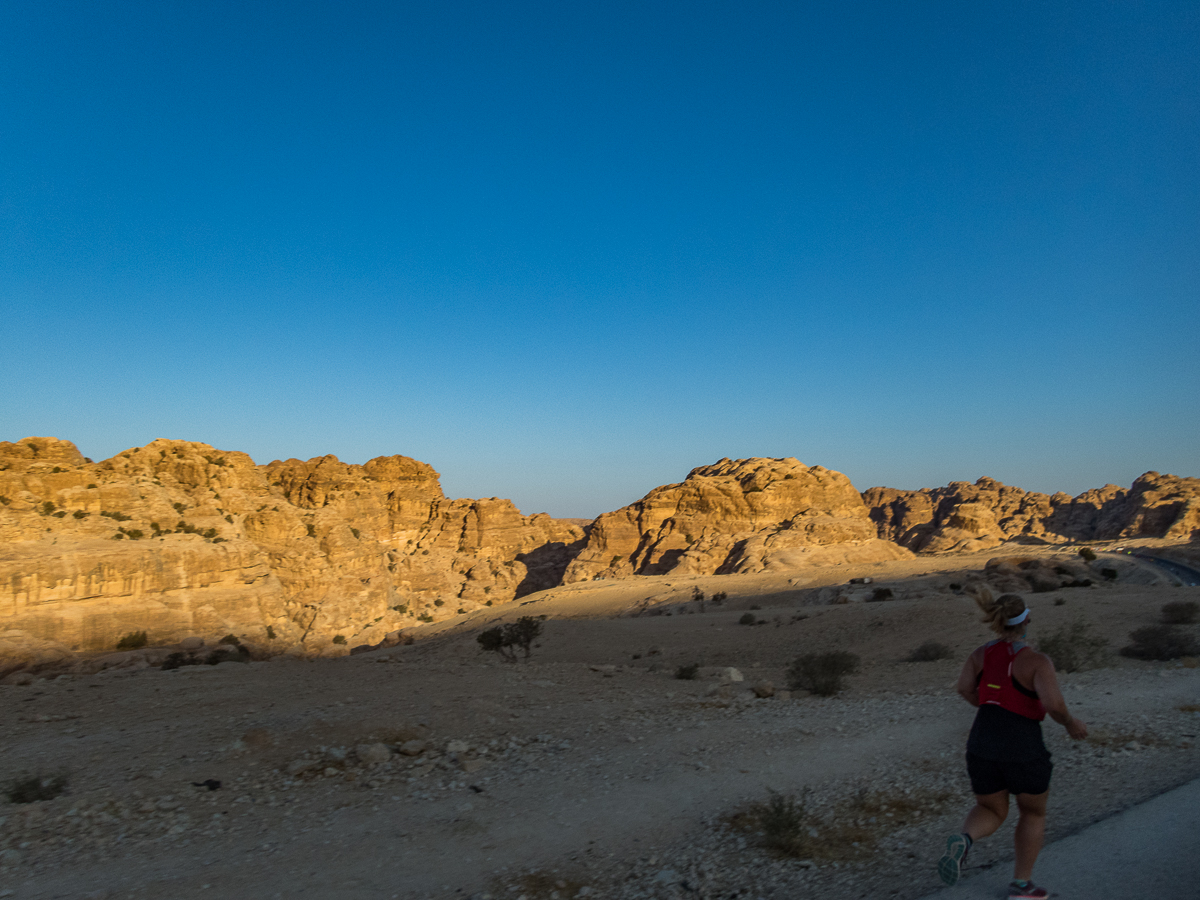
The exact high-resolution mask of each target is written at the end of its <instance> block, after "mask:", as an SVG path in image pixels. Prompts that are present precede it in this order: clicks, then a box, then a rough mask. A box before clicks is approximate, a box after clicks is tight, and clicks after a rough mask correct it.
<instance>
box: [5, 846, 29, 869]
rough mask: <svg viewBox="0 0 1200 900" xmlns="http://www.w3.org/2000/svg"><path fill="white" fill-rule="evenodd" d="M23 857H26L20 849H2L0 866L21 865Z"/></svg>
mask: <svg viewBox="0 0 1200 900" xmlns="http://www.w3.org/2000/svg"><path fill="white" fill-rule="evenodd" d="M23 859H25V857H24V855H22V853H21V851H20V850H14V849H13V848H11V847H9V848H8V849H7V850H0V866H19V865H20V864H21V861H22V860H23Z"/></svg>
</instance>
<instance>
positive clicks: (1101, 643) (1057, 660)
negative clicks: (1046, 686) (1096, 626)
mask: <svg viewBox="0 0 1200 900" xmlns="http://www.w3.org/2000/svg"><path fill="white" fill-rule="evenodd" d="M1038 650H1040V651H1041V652H1042V653H1045V654H1046V655H1047V656H1049V657H1050V659H1051V660H1053V662H1054V668H1056V669H1058V671H1060V672H1079V671H1082V670H1083V669H1091V668H1096V667H1098V666H1102V665H1103V664H1104V661H1105V659H1106V658H1107V656H1108V641H1107V640H1106V639H1105V638H1102V637H1100V636H1099V635H1094V634H1092V629H1091V626H1090V625H1088V624H1087V623H1086V622H1085V621H1083V619H1076V620H1075V621H1074V622H1071V623H1070V624H1067V625H1063V626H1062V627H1061V628H1059V629H1058V630H1057V631H1052V632H1050V633H1049V634H1048V635H1046V636H1045V637H1044V638H1042V639H1041V640H1039V641H1038Z"/></svg>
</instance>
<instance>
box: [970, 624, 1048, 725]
mask: <svg viewBox="0 0 1200 900" xmlns="http://www.w3.org/2000/svg"><path fill="white" fill-rule="evenodd" d="M1026 649H1027V648H1025V647H1021V648H1020V649H1019V650H1016V651H1014V650H1013V645H1012V642H1011V641H993V642H992V643H990V644H988V645H987V646H986V647H985V648H984V650H983V671H982V672H981V673H980V678H979V704H980V706H983V705H984V704H989V705H992V706H1000V707H1003V708H1004V709H1007V710H1008V711H1009V712H1014V713H1016V714H1017V715H1019V716H1024V717H1025V718H1027V719H1035V720H1037V721H1039V722H1040V721H1041V720H1042V719H1044V718H1046V707H1044V706H1042V701H1041V700H1039V699H1037V697H1036V695H1035V696H1033V697H1030V696H1029V694H1027V693H1024V692H1023V691H1022V689H1021V688H1019V687H1018V686H1017V684H1016V682H1015V681H1014V680H1013V674H1012V670H1013V661H1014V660H1015V659H1016V658H1017V657H1018V656H1020V655H1021V653H1023V652H1024V651H1025V650H1026Z"/></svg>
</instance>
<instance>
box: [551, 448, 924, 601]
mask: <svg viewBox="0 0 1200 900" xmlns="http://www.w3.org/2000/svg"><path fill="white" fill-rule="evenodd" d="M832 547H836V548H837V551H836V552H833V553H830V552H829V550H828V548H832ZM818 550H823V552H822V553H817V552H816V551H818ZM903 555H907V554H906V553H905V552H904V551H902V550H900V548H897V547H896V546H895V545H888V544H887V543H886V542H882V541H880V540H878V538H877V537H876V535H875V529H874V527H873V525H872V523H871V521H870V518H869V517H868V512H867V508H866V506H865V505H864V504H863V501H862V497H861V496H860V495H859V493H858V492H857V491H856V490H855V489H854V486H853V485H852V484H851V483H850V479H848V478H847V477H846V476H845V475H843V474H841V473H840V472H834V471H831V470H829V469H826V468H823V467H822V466H811V467H810V466H806V465H804V464H803V463H801V462H799V461H797V460H795V459H791V458H788V459H739V460H729V459H723V460H721V461H720V462H717V463H714V464H713V465H710V466H702V467H700V468H698V469H693V470H692V471H691V472H690V473H689V474H688V476H687V478H686V479H684V481H683V482H681V483H679V484H668V485H664V486H663V487H659V488H655V489H654V490H653V491H651V492H650V493H649V494H647V495H646V496H645V497H643V498H642V499H641V500H639V501H638V502H636V503H633V504H631V505H629V506H626V507H624V508H622V509H619V510H616V511H615V512H610V513H605V514H604V515H602V516H600V517H599V518H598V519H596V521H595V523H594V524H593V526H592V529H591V531H590V533H589V535H588V538H587V542H586V543H585V544H584V546H583V549H582V550H581V551H580V553H579V555H578V556H576V557H575V559H574V561H573V562H572V563H571V564H570V566H569V567H568V568H567V571H566V576H565V579H564V580H565V581H566V582H575V581H585V580H590V579H597V578H622V577H627V576H630V575H661V574H665V573H667V572H675V573H681V574H726V573H735V572H760V571H765V570H771V569H781V568H791V567H796V566H799V565H803V564H805V563H806V562H807V563H808V564H829V563H833V562H839V561H845V560H846V559H853V558H862V559H866V558H868V557H869V558H874V559H884V558H896V557H897V556H903Z"/></svg>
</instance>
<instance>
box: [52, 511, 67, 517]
mask: <svg viewBox="0 0 1200 900" xmlns="http://www.w3.org/2000/svg"><path fill="white" fill-rule="evenodd" d="M66 515H67V511H66V510H65V509H60V510H59V511H58V512H56V513H55V514H54V518H56V519H62V518H65V517H66Z"/></svg>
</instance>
